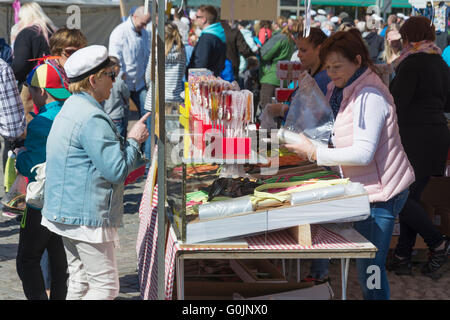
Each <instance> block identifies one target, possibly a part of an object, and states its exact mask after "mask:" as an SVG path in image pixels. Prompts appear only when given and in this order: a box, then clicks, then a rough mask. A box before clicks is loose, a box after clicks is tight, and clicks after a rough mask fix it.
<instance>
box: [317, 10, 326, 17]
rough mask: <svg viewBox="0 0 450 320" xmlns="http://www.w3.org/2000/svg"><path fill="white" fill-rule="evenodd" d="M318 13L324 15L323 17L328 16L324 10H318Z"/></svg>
mask: <svg viewBox="0 0 450 320" xmlns="http://www.w3.org/2000/svg"><path fill="white" fill-rule="evenodd" d="M317 13H318V14H321V15H323V16H326V15H327V13H326V11H325V10H323V9H319V10H317Z"/></svg>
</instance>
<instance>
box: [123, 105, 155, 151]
mask: <svg viewBox="0 0 450 320" xmlns="http://www.w3.org/2000/svg"><path fill="white" fill-rule="evenodd" d="M150 114H151V113H150V112H147V113H146V114H145V115H144V116H143V117H142V118H140V119H139V120H138V122H136V123H135V124H134V126H133V127H131V129H130V132H128V135H127V138H131V139H134V140H136V141H137V142H139V143H140V144H141V143H143V142H145V141H146V140H147V139H148V137H149V135H150V134H149V132H148V129H147V125H146V124H145V122H146V121H147V119H148V117H149V116H150Z"/></svg>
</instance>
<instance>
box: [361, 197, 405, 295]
mask: <svg viewBox="0 0 450 320" xmlns="http://www.w3.org/2000/svg"><path fill="white" fill-rule="evenodd" d="M408 193H409V191H408V189H406V190H404V191H402V192H401V193H399V194H398V195H396V196H395V197H393V198H392V199H390V200H388V201H386V202H374V203H371V204H370V217H369V218H367V219H366V220H364V221H358V222H355V223H354V227H355V229H356V231H358V232H359V233H360V234H361V235H363V236H364V237H365V238H366V239H367V240H369V241H370V242H372V243H373V244H374V245H375V246H376V247H377V249H378V251H377V253H376V255H375V258H374V259H356V267H357V269H358V278H359V279H358V280H359V284H360V286H361V289H362V292H363V297H364V299H365V300H389V298H390V289H389V281H388V278H387V274H386V266H385V264H386V257H387V254H388V251H389V245H390V243H391V236H392V231H393V230H394V222H395V218H396V217H397V215H398V214H399V213H400V211H401V210H402V208H403V206H404V205H405V203H406V199H407V198H408Z"/></svg>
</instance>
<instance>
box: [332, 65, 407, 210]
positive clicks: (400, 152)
mask: <svg viewBox="0 0 450 320" xmlns="http://www.w3.org/2000/svg"><path fill="white" fill-rule="evenodd" d="M334 87H335V86H334V84H333V82H330V83H329V84H328V91H327V98H328V100H329V99H330V97H331V94H332V92H333V89H334ZM365 87H373V88H375V89H377V90H378V91H379V92H380V93H381V94H382V95H383V97H384V99H385V100H386V101H387V103H388V104H389V117H388V118H387V119H386V123H385V126H384V128H383V129H382V132H381V135H380V140H379V142H378V147H377V150H376V151H375V155H374V158H373V160H372V162H371V163H370V164H369V165H368V166H342V172H343V175H344V177H347V178H350V180H351V181H353V182H360V183H362V184H363V185H364V188H365V189H366V191H367V193H368V194H369V200H370V202H384V201H387V200H389V199H391V198H392V197H394V196H395V195H397V194H399V193H400V192H402V191H403V190H405V189H406V188H408V187H409V186H410V185H411V183H413V182H414V180H415V177H414V170H413V168H412V167H411V164H410V163H409V160H408V158H407V156H406V153H405V151H404V149H403V145H402V143H401V140H400V135H399V130H398V124H397V113H396V111H395V103H394V99H393V97H392V95H391V94H390V92H389V90H388V88H387V87H386V86H385V85H384V84H383V82H382V81H381V79H380V78H379V77H378V76H377V75H376V74H375V73H374V72H373V71H371V70H370V69H367V70H366V71H365V72H364V73H363V74H362V75H361V76H360V77H359V78H358V79H356V80H355V81H354V82H353V83H352V84H351V85H350V86H348V87H346V88H345V89H344V92H343V99H342V103H341V108H340V109H339V113H338V114H337V117H336V121H335V124H334V135H335V136H334V143H335V145H336V148H345V147H348V146H351V145H352V143H353V106H354V103H355V100H356V98H357V96H358V95H359V93H360V92H361V90H362V89H363V88H365ZM373 107H375V108H376V106H373Z"/></svg>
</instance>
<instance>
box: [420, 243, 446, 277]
mask: <svg viewBox="0 0 450 320" xmlns="http://www.w3.org/2000/svg"><path fill="white" fill-rule="evenodd" d="M443 238H444V244H445V245H444V249H442V250H435V249H430V252H429V254H428V262H427V263H426V264H425V265H424V266H423V267H422V273H423V274H424V275H426V276H429V277H430V278H432V279H439V278H440V277H441V275H440V274H438V273H436V271H438V270H439V269H440V268H441V267H442V266H443V265H444V264H445V263H446V262H447V260H448V255H449V254H450V239H449V238H448V237H447V236H443Z"/></svg>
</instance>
